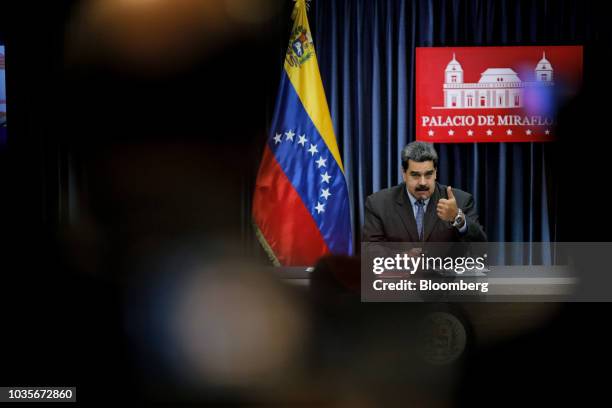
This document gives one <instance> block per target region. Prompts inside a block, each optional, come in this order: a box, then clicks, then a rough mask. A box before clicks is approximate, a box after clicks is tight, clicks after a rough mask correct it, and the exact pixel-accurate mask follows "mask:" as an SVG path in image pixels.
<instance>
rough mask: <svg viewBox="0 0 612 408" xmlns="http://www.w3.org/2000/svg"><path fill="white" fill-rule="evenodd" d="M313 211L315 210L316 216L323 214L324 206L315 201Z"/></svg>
mask: <svg viewBox="0 0 612 408" xmlns="http://www.w3.org/2000/svg"><path fill="white" fill-rule="evenodd" d="M315 210H317V214H321V213H322V212H325V204H321V203H320V202H318V201H317V205H316V207H315Z"/></svg>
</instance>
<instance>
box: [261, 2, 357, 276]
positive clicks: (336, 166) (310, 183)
mask: <svg viewBox="0 0 612 408" xmlns="http://www.w3.org/2000/svg"><path fill="white" fill-rule="evenodd" d="M292 19H293V21H294V23H293V28H292V30H291V35H290V39H289V46H288V47H287V53H286V55H285V62H284V69H283V72H282V77H281V80H280V85H279V91H278V96H277V99H276V105H275V109H274V115H273V119H272V123H271V126H270V131H269V132H270V134H269V135H268V139H267V141H266V145H265V147H264V152H263V158H262V161H261V165H260V168H259V172H258V174H257V181H256V185H255V193H254V197H253V223H254V225H255V229H256V234H257V237H258V239H259V241H260V242H261V244H262V246H263V247H264V249H266V252H268V255H269V256H270V257H271V258H272V260H273V262H274V263H275V264H276V265H285V266H289V265H313V264H314V263H315V262H316V261H317V260H318V259H319V258H320V257H321V256H323V255H325V254H328V253H335V254H351V253H352V233H351V222H350V210H349V198H348V189H347V184H346V179H345V177H344V168H343V166H342V160H341V157H340V151H339V149H338V144H337V142H336V137H335V135H334V129H333V126H332V121H331V116H330V113H329V108H328V105H327V100H326V98H325V91H324V89H323V83H322V81H321V75H320V73H319V65H318V62H317V57H316V54H315V49H314V44H313V42H312V36H311V32H310V27H309V24H308V18H307V15H306V3H305V0H297V1H296V3H295V6H294V10H293V15H292Z"/></svg>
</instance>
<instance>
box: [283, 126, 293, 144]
mask: <svg viewBox="0 0 612 408" xmlns="http://www.w3.org/2000/svg"><path fill="white" fill-rule="evenodd" d="M285 136H287V140H291V141H292V142H293V136H295V133H293V131H292V130H291V129H289V131H288V132H285Z"/></svg>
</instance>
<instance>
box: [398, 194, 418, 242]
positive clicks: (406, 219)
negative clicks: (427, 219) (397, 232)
mask: <svg viewBox="0 0 612 408" xmlns="http://www.w3.org/2000/svg"><path fill="white" fill-rule="evenodd" d="M395 204H396V205H395V210H396V211H397V213H398V215H399V217H400V219H401V220H402V223H403V224H404V227H405V228H406V232H408V235H410V238H411V240H412V242H418V241H419V233H418V231H417V225H416V220H415V218H414V211H412V205H410V200H409V199H408V193H407V192H406V183H402V184H400V185H399V186H398V190H397V194H396V196H395Z"/></svg>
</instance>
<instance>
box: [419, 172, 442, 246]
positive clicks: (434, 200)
mask: <svg viewBox="0 0 612 408" xmlns="http://www.w3.org/2000/svg"><path fill="white" fill-rule="evenodd" d="M440 198H444V197H443V196H442V193H441V192H440V185H439V184H438V183H436V186H435V189H434V193H433V194H432V195H431V199H430V200H429V203H428V204H427V211H425V220H424V224H425V226H424V227H423V229H424V231H423V241H427V240H428V239H429V236H430V235H431V232H432V231H433V230H434V227H435V226H436V223H438V221H440V217H438V213H437V211H436V208H437V207H438V200H439V199H440Z"/></svg>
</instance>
